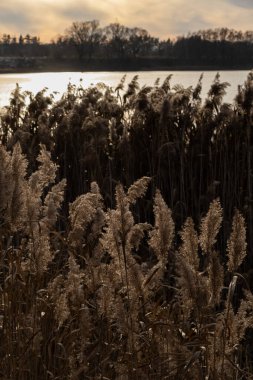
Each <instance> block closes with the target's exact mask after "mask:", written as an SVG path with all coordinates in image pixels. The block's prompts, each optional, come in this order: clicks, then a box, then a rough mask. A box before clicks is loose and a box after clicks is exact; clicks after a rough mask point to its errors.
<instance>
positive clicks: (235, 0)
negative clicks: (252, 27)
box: [229, 0, 253, 9]
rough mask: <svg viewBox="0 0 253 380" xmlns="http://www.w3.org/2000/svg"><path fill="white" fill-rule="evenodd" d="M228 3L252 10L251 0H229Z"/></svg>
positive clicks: (252, 2) (252, 3)
mask: <svg viewBox="0 0 253 380" xmlns="http://www.w3.org/2000/svg"><path fill="white" fill-rule="evenodd" d="M229 2H230V3H231V4H233V5H236V6H238V7H241V8H247V9H251V8H252V9H253V1H252V0H229Z"/></svg>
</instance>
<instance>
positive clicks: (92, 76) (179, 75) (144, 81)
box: [0, 70, 248, 107]
mask: <svg viewBox="0 0 253 380" xmlns="http://www.w3.org/2000/svg"><path fill="white" fill-rule="evenodd" d="M124 74H127V78H126V82H125V83H126V84H125V86H126V87H127V83H129V82H130V81H131V79H132V78H133V77H134V75H138V76H139V84H140V86H141V87H142V86H144V85H147V86H153V85H154V83H155V81H156V79H157V78H160V83H162V82H163V81H164V79H165V78H166V77H167V76H168V75H169V74H173V76H172V79H171V86H172V87H173V86H174V85H176V84H181V85H183V86H184V87H186V88H187V87H189V86H193V87H195V86H196V85H197V83H198V79H199V77H200V75H201V74H202V72H201V71H171V72H169V71H139V72H127V73H126V72H123V71H121V72H119V71H118V72H85V73H82V72H60V73H59V72H58V73H30V74H1V75H0V107H3V106H5V105H8V102H9V98H10V94H11V91H13V90H14V89H15V86H16V83H18V84H19V85H20V87H21V89H22V90H23V91H31V92H32V93H34V94H36V93H37V92H39V91H41V90H42V89H44V88H45V87H46V88H48V93H54V96H55V98H56V99H59V98H60V96H61V95H62V94H63V93H64V92H65V91H66V89H67V86H68V84H69V83H72V84H74V85H77V86H78V85H80V84H82V85H83V86H84V87H88V86H90V85H92V84H93V85H96V84H97V83H101V82H102V83H105V84H106V85H108V86H111V87H115V86H117V85H118V83H119V82H120V80H121V78H122V77H123V76H124ZM247 74H248V71H243V70H242V71H221V72H220V79H221V81H224V82H229V83H230V86H229V87H228V88H227V95H226V96H225V98H224V100H225V101H227V102H232V101H233V99H234V97H235V95H236V92H237V87H238V85H242V84H243V83H244V81H245V80H246V77H247ZM215 75H216V72H215V71H207V72H204V77H203V88H202V97H204V98H205V97H206V94H207V92H208V91H209V89H210V86H211V84H212V81H213V80H214V77H215Z"/></svg>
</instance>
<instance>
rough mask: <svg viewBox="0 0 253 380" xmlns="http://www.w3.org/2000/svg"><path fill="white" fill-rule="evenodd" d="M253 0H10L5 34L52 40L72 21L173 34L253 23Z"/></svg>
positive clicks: (1, 14) (1, 5)
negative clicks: (95, 22)
mask: <svg viewBox="0 0 253 380" xmlns="http://www.w3.org/2000/svg"><path fill="white" fill-rule="evenodd" d="M252 18H253V0H191V1H189V0H138V1H137V0H54V1H52V0H36V1H35V0H8V1H2V2H0V21H1V29H0V34H2V33H10V34H19V33H22V34H26V33H30V34H37V35H40V37H41V40H42V41H45V40H48V41H49V40H50V39H51V38H54V37H56V36H57V35H58V34H63V33H64V32H65V30H66V29H67V28H68V27H69V26H70V25H71V23H72V22H73V21H81V20H82V21H87V20H93V19H96V20H99V21H100V24H101V26H105V25H108V24H109V23H111V22H115V21H117V22H120V23H122V24H124V25H127V26H129V27H135V26H138V27H141V28H145V29H147V30H148V31H149V33H150V34H151V35H154V36H157V37H160V38H168V37H169V36H172V35H182V34H186V33H188V32H189V31H196V30H199V29H206V28H215V27H229V28H234V29H242V30H247V29H248V30H249V29H252Z"/></svg>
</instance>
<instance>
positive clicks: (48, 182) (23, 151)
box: [0, 73, 253, 380]
mask: <svg viewBox="0 0 253 380" xmlns="http://www.w3.org/2000/svg"><path fill="white" fill-rule="evenodd" d="M227 85H228V84H227V83H221V82H220V80H219V76H218V75H217V76H216V77H215V79H214V83H213V85H212V87H211V89H210V92H209V94H208V97H207V99H206V100H205V101H201V97H200V92H201V78H200V81H199V83H198V84H197V86H196V88H195V89H193V88H188V89H185V88H183V87H182V86H176V87H175V88H173V89H171V88H170V77H168V78H167V80H166V81H165V82H164V83H163V84H162V85H160V83H159V81H157V82H156V83H155V85H154V87H144V88H141V89H139V87H138V78H137V77H135V78H133V80H132V82H131V83H130V84H129V85H128V87H127V88H126V89H125V91H124V92H123V88H124V78H123V79H122V81H121V83H120V84H119V86H118V87H117V88H116V89H115V90H113V89H111V88H108V87H106V86H104V85H99V86H96V87H91V88H88V89H84V88H83V87H82V86H80V87H78V88H77V87H74V86H71V85H69V88H68V90H67V92H66V93H65V94H64V95H63V96H62V98H61V100H60V101H57V102H56V101H54V98H53V95H47V93H46V91H45V90H43V91H41V92H40V93H38V94H36V95H33V94H30V93H22V92H21V91H20V88H19V87H17V88H16V90H15V91H14V92H13V94H12V98H11V99H10V105H9V106H8V107H7V108H6V110H5V114H4V115H3V116H2V118H1V146H0V156H1V157H0V209H1V223H0V230H1V242H0V244H1V246H0V300H1V302H0V341H1V344H0V358H1V361H0V376H1V378H3V379H6V380H7V379H9V380H12V379H15V380H16V379H17V380H30V379H31V380H32V379H48V380H49V379H55V380H56V379H63V380H65V379H66V380H70V379H71V380H72V379H73V380H75V379H76V380H79V379H105V380H106V379H122V380H125V379H126V380H127V379H130V380H131V379H172V380H173V379H175V380H176V379H182V380H183V379H186V378H189V379H193V380H195V379H196V380H198V379H203V380H204V379H210V380H216V379H222V380H225V379H250V378H253V352H252V327H253V295H252V269H251V267H252V204H253V203H252V196H251V192H252V186H251V181H252V168H251V161H252V159H251V156H252V137H251V127H252V109H253V108H252V102H253V74H252V73H249V76H248V78H247V80H246V82H245V84H244V85H243V86H242V87H241V88H240V89H239V90H238V95H237V97H236V100H235V102H234V104H233V105H230V104H224V103H223V102H222V96H223V95H224V93H225V89H226V86H227Z"/></svg>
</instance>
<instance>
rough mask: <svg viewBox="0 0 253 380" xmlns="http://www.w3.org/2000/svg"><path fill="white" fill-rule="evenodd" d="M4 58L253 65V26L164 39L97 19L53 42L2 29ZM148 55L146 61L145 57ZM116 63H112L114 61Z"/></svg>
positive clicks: (1, 53)
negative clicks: (45, 41) (12, 33)
mask: <svg viewBox="0 0 253 380" xmlns="http://www.w3.org/2000/svg"><path fill="white" fill-rule="evenodd" d="M0 56H2V57H34V58H36V57H40V58H42V57H43V58H44V59H46V60H49V61H51V62H52V61H54V62H61V63H62V62H69V63H75V64H80V65H81V64H83V63H87V62H93V63H94V62H96V63H100V64H101V65H103V64H105V62H108V63H111V64H112V62H111V61H113V62H115V61H116V62H117V63H118V64H119V65H120V64H121V63H124V62H128V61H129V60H130V61H131V62H137V65H138V64H139V65H143V64H144V63H145V62H146V63H147V61H151V66H152V64H154V63H155V62H157V64H158V65H160V66H161V67H164V68H166V67H168V68H169V67H173V66H179V67H180V66H182V67H184V66H189V67H191V66H200V65H203V66H210V67H211V66H220V67H237V66H246V67H249V68H250V67H251V66H250V65H251V59H252V56H253V31H246V32H242V31H236V30H234V29H228V28H216V29H207V30H199V31H197V32H192V33H188V35H185V36H178V37H176V38H175V39H170V38H168V39H165V40H161V39H159V38H156V37H154V36H151V35H150V33H149V32H148V31H147V30H146V29H143V28H139V27H134V28H130V27H127V26H125V25H122V24H120V23H118V22H116V23H111V24H109V25H107V26H105V27H101V26H100V23H99V21H97V20H91V21H78V22H73V23H72V25H71V26H70V27H69V28H68V29H67V30H66V32H65V33H64V34H62V35H59V36H58V37H57V38H56V39H55V40H52V41H51V42H50V43H43V42H41V41H40V38H39V37H38V36H31V35H30V34H27V35H25V36H23V35H20V36H19V37H18V38H17V37H16V36H11V35H9V34H3V35H2V37H1V38H0ZM143 60H144V61H143ZM112 68H113V64H112Z"/></svg>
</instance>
